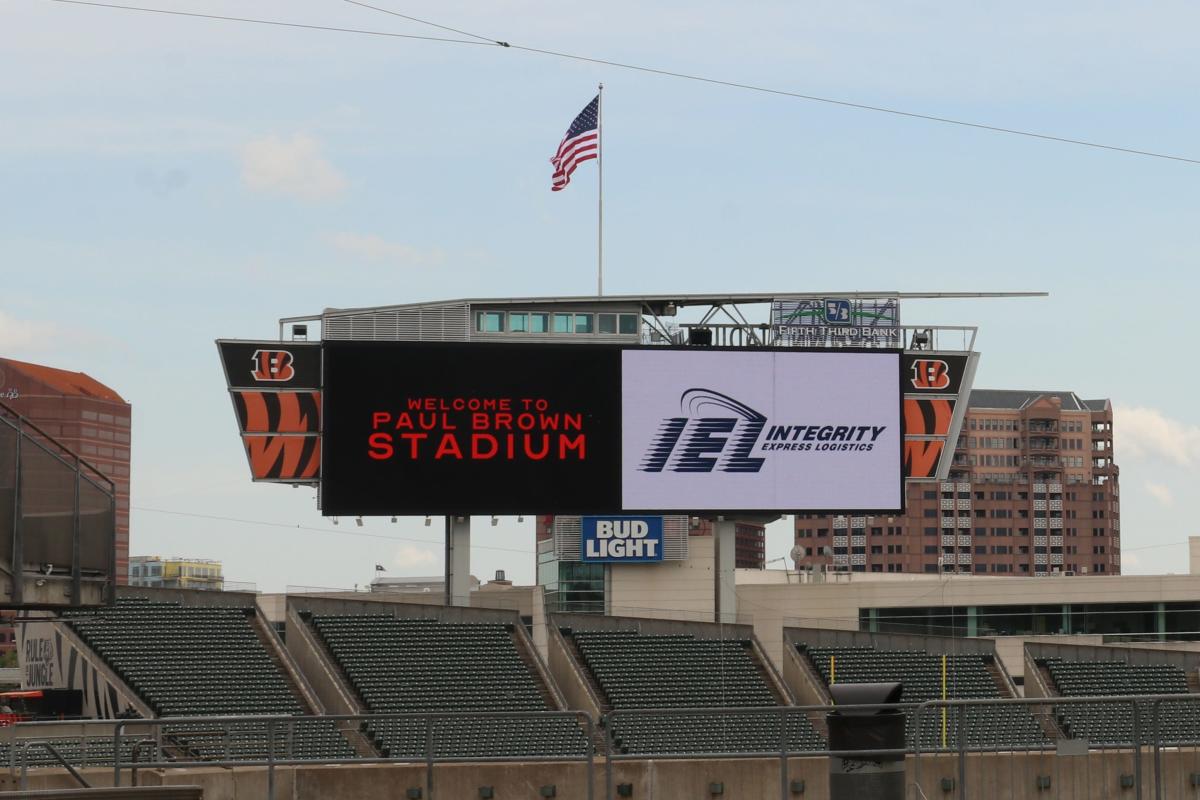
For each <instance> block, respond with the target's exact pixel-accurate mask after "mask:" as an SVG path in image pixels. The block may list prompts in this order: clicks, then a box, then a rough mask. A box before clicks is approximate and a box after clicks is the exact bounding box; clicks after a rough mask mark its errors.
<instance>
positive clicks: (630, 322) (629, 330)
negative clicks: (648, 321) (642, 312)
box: [620, 314, 638, 334]
mask: <svg viewBox="0 0 1200 800" xmlns="http://www.w3.org/2000/svg"><path fill="white" fill-rule="evenodd" d="M620 323H621V333H623V334H635V333H637V332H638V315H637V314H622V315H621V317H620Z"/></svg>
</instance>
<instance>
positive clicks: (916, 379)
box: [912, 358, 950, 390]
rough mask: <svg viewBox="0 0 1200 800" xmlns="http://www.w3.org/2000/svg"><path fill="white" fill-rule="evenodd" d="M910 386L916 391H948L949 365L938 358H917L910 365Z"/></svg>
mask: <svg viewBox="0 0 1200 800" xmlns="http://www.w3.org/2000/svg"><path fill="white" fill-rule="evenodd" d="M912 371H913V376H912V385H913V386H914V387H915V388H917V389H926V390H929V389H948V388H949V387H950V365H949V364H947V363H946V362H945V361H942V360H941V359H940V358H919V359H917V360H916V361H914V362H913V365H912Z"/></svg>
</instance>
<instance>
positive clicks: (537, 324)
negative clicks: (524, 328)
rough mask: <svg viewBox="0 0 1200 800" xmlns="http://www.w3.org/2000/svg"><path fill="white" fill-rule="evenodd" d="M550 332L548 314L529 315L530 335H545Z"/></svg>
mask: <svg viewBox="0 0 1200 800" xmlns="http://www.w3.org/2000/svg"><path fill="white" fill-rule="evenodd" d="M549 330H550V315H549V314H530V315H529V332H530V333H547V332H549Z"/></svg>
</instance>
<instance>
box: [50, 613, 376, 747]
mask: <svg viewBox="0 0 1200 800" xmlns="http://www.w3.org/2000/svg"><path fill="white" fill-rule="evenodd" d="M254 613H255V612H254V609H252V608H222V607H201V606H181V605H179V604H178V603H158V602H149V601H147V600H144V599H139V598H128V599H122V600H120V601H119V602H118V603H117V604H116V605H115V606H111V607H108V608H99V609H89V610H87V611H72V612H67V613H65V614H64V615H63V616H64V618H65V619H66V620H67V621H68V622H69V624H70V625H71V627H72V628H74V630H75V631H76V633H78V634H79V636H80V638H82V639H83V641H84V642H86V643H87V645H88V646H89V647H91V648H92V650H93V651H94V652H95V653H96V654H97V655H99V656H100V657H101V658H103V659H104V661H105V662H106V663H107V664H108V665H109V666H110V667H111V668H112V670H113V671H114V672H116V674H117V675H118V676H120V678H121V679H122V680H124V681H125V683H126V684H127V685H128V686H129V688H131V689H132V690H134V691H135V692H137V694H138V695H139V696H140V697H141V698H142V700H144V701H145V702H146V704H147V705H149V706H150V708H151V709H153V710H154V712H155V714H156V715H157V716H159V717H194V716H224V715H277V714H278V715H289V716H300V715H303V714H304V713H305V711H304V709H303V708H302V706H301V705H300V702H299V701H298V700H297V699H296V697H295V696H294V695H293V694H292V690H291V688H290V687H289V685H288V683H287V680H286V679H285V677H284V675H283V673H282V671H281V670H280V668H279V666H278V665H277V664H276V662H275V661H274V660H273V659H272V657H271V656H270V655H269V654H268V652H267V650H266V648H265V647H264V646H263V644H262V642H261V641H260V640H259V638H258V636H257V635H256V634H255V632H254V629H253V628H252V627H251V624H250V618H251V617H253V615H254ZM292 725H293V726H294V728H295V730H293V731H290V732H288V731H287V730H286V728H285V726H283V725H280V726H279V727H280V729H279V731H278V733H277V735H276V746H275V752H276V756H277V757H282V754H283V753H284V752H290V753H291V757H293V758H301V759H316V760H320V759H332V758H353V757H354V751H353V750H352V749H351V748H350V745H349V744H348V743H347V741H346V739H345V738H344V737H343V736H342V735H341V734H340V733H338V732H337V731H336V730H335V729H334V727H333V725H332V724H331V723H327V722H321V721H310V722H307V723H292ZM167 732H168V734H169V739H170V743H171V744H172V745H174V746H176V747H178V748H179V753H180V755H182V756H188V755H191V756H196V757H200V758H209V759H214V758H225V757H226V756H228V757H229V758H233V759H244V758H265V757H266V750H267V748H266V725H265V723H243V724H240V725H239V726H237V727H236V728H234V729H232V730H230V729H228V728H226V727H225V726H219V725H212V726H204V725H187V726H184V725H175V726H171V727H169V728H168V729H167ZM227 734H228V735H227ZM285 748H287V749H285Z"/></svg>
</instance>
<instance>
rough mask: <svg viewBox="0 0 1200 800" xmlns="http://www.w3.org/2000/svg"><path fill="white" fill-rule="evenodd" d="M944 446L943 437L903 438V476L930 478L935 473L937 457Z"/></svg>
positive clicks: (939, 456)
mask: <svg viewBox="0 0 1200 800" xmlns="http://www.w3.org/2000/svg"><path fill="white" fill-rule="evenodd" d="M945 448H946V440H945V439H905V440H904V477H906V478H932V477H934V476H936V475H937V466H938V459H939V458H941V455H942V451H943V450H945Z"/></svg>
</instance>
